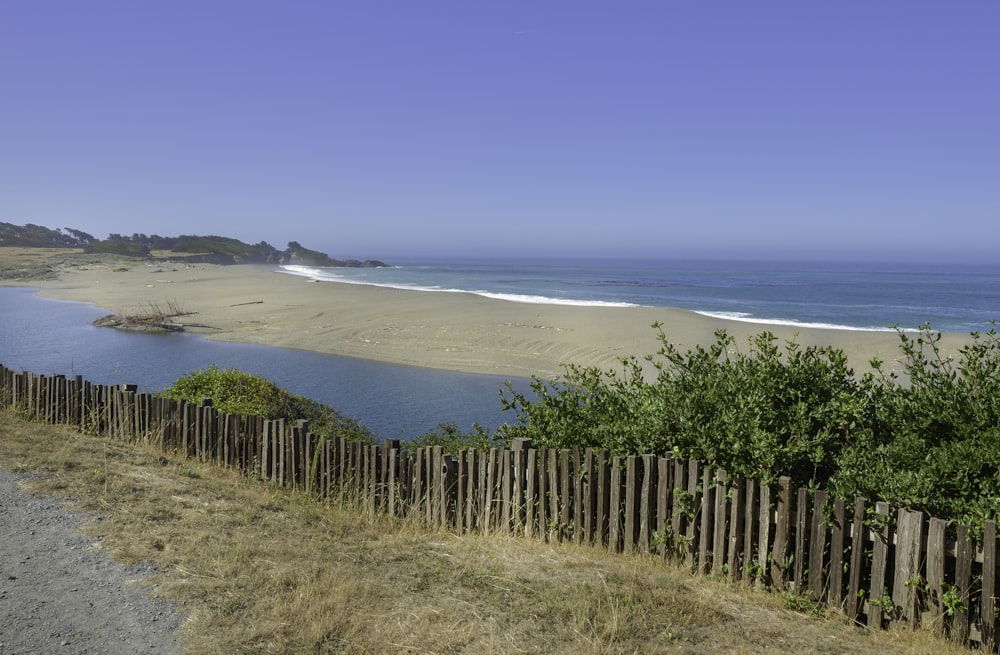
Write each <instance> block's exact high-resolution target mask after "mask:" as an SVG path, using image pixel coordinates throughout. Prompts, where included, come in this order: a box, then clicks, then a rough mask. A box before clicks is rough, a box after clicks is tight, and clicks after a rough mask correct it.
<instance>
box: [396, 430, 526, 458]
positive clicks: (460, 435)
mask: <svg viewBox="0 0 1000 655" xmlns="http://www.w3.org/2000/svg"><path fill="white" fill-rule="evenodd" d="M406 445H407V447H409V448H427V447H429V446H442V447H443V448H444V451H445V452H446V453H448V454H449V455H457V454H458V453H460V452H461V451H463V450H468V449H469V448H476V449H478V450H488V449H490V448H499V447H501V446H505V445H507V443H506V442H505V441H503V440H502V439H501V438H500V437H499V435H498V434H490V433H489V432H487V431H486V430H485V429H484V428H483V427H482V426H481V425H479V424H477V423H473V424H472V431H471V432H462V431H461V430H459V429H458V426H457V425H456V424H455V423H454V422H447V423H445V422H442V423H438V426H437V428H436V429H434V430H431V431H430V432H425V433H423V434H421V435H419V436H417V437H415V438H413V439H410V440H408V441H407V443H406Z"/></svg>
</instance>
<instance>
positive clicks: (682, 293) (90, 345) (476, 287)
mask: <svg viewBox="0 0 1000 655" xmlns="http://www.w3.org/2000/svg"><path fill="white" fill-rule="evenodd" d="M393 264H394V265H393V266H392V267H388V268H381V269H347V268H309V267H293V266H289V267H284V268H283V269H282V272H276V273H275V275H281V274H294V275H305V276H309V277H312V278H315V279H318V280H329V281H338V282H347V283H353V284H374V285H380V286H388V287H399V288H405V289H413V290H416V291H422V292H426V293H432V292H437V293H456V292H466V293H477V294H481V295H485V296H490V297H495V298H501V299H505V300H508V301H511V302H529V303H562V304H576V305H624V306H627V305H645V306H656V307H681V308H686V309H690V310H692V311H696V312H701V313H704V314H708V315H712V316H724V317H727V318H734V319H738V320H746V321H753V322H757V323H760V324H762V325H767V324H787V325H801V326H824V327H837V328H841V329H851V330H858V329H890V327H889V326H892V325H898V326H899V327H901V328H904V329H913V328H917V327H919V326H920V325H922V324H923V323H925V322H929V323H930V324H931V325H932V326H933V327H934V328H935V329H937V330H941V331H946V332H971V331H974V330H980V331H984V330H988V329H990V327H991V324H990V321H991V320H993V319H996V318H1000V265H961V264H960V265H941V264H934V265H923V264H898V263H894V264H881V265H872V264H862V263H829V262H721V261H637V260H629V261H610V260H605V261H594V260H590V261H579V260H577V261H572V260H520V261H518V260H505V261H483V260H457V259H455V260H448V261H441V260H438V261H430V260H419V259H412V260H406V261H398V262H393ZM105 313H106V312H105V311H104V310H102V309H100V308H98V307H94V306H92V305H89V304H86V303H71V302H61V301H54V300H47V299H43V298H38V297H36V296H35V295H34V292H33V291H32V290H30V289H16V288H0V363H2V364H3V365H5V366H8V367H11V368H15V369H20V370H29V371H32V372H36V373H45V374H57V373H63V374H67V375H77V374H78V375H82V376H84V377H85V378H87V379H89V380H91V381H92V382H95V383H99V384H119V383H133V384H138V385H139V386H140V388H142V389H144V390H156V389H160V388H163V387H165V386H167V385H169V384H170V383H171V382H173V381H174V380H176V379H177V378H178V377H180V376H181V375H183V374H185V373H189V372H191V371H194V370H197V369H200V368H203V367H205V366H207V365H209V364H216V365H218V366H220V367H222V368H226V367H235V368H240V369H243V370H246V371H249V372H251V373H255V374H259V375H263V376H265V377H267V378H268V379H271V380H273V381H274V382H276V383H277V384H279V385H281V386H283V387H285V388H288V389H289V390H291V391H293V392H294V393H299V394H302V395H305V396H307V397H310V398H313V399H315V400H318V401H320V402H324V403H327V404H330V405H332V406H334V407H337V408H338V409H340V410H341V411H343V412H345V413H346V414H347V415H349V416H352V417H354V418H358V419H360V420H362V421H363V422H364V423H365V424H366V425H368V426H369V427H370V428H372V429H373V430H375V431H376V432H377V433H378V434H379V435H381V436H383V437H387V438H408V437H413V436H416V435H419V434H422V433H423V432H426V431H428V430H432V429H434V428H435V427H436V426H437V424H438V423H439V422H442V421H445V422H455V423H456V424H457V425H458V426H459V427H460V428H462V429H469V428H470V427H471V425H472V423H473V422H477V423H479V424H481V425H483V426H484V427H486V428H487V429H494V428H496V427H498V426H499V425H500V424H502V423H503V422H505V421H514V420H515V417H513V416H510V415H508V414H504V413H502V412H501V404H500V401H499V390H500V388H501V387H502V385H503V382H504V379H503V378H500V377H496V376H486V375H467V374H461V373H450V372H444V371H434V370H429V369H420V368H413V367H405V366H393V365H389V364H383V363H378V362H371V361H365V360H358V359H351V358H346V357H334V356H330V355H321V354H317V353H309V352H302V351H293V350H283V349H278V348H269V347H265V346H257V345H249V344H233V343H221V342H214V341H209V340H206V339H203V338H201V337H199V336H196V335H190V334H170V335H144V334H132V333H123V332H119V331H117V330H109V329H103V328H95V327H93V326H91V322H92V321H93V320H94V319H95V318H98V317H99V316H102V315H103V314H105ZM512 383H513V384H514V386H515V388H516V389H518V390H520V391H527V389H528V382H527V381H526V380H512Z"/></svg>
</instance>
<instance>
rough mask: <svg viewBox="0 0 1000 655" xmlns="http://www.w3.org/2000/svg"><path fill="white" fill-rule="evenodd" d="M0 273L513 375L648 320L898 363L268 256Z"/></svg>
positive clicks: (601, 362) (604, 345)
mask: <svg viewBox="0 0 1000 655" xmlns="http://www.w3.org/2000/svg"><path fill="white" fill-rule="evenodd" d="M0 284H8V285H10V284H17V285H20V286H31V287H38V288H39V289H40V291H39V293H40V294H41V295H43V296H46V297H50V298H56V299H62V300H73V301H84V302H90V303H94V304H95V305H97V306H99V307H102V308H105V309H107V310H109V311H111V312H115V313H120V314H128V313H141V312H143V311H144V310H147V309H149V308H150V307H161V308H164V307H167V306H168V305H172V306H175V307H179V308H181V309H183V310H184V311H185V312H192V314H191V315H190V316H186V317H184V318H183V319H182V320H184V321H187V322H189V323H194V324H197V325H198V326H200V327H190V328H188V330H189V331H192V332H199V333H202V334H204V335H205V337H206V338H208V339H215V340H220V341H234V342H242V343H254V344H262V345H267V346H275V347H280V348H294V349H300V350H309V351H315V352H321V353H327V354H333V355H342V356H348V357H358V358H363V359H369V360H377V361H382V362H388V363H392V364H401V365H408V366H419V367H425V368H435V369H443V370H451V371H461V372H467V373H484V374H491V375H500V376H506V377H517V378H528V377H532V376H536V377H539V378H542V379H554V378H558V377H559V376H560V375H562V374H563V373H564V371H565V365H566V364H575V365H579V366H596V367H599V368H601V369H604V370H608V369H620V360H621V358H622V357H626V356H635V357H637V358H640V359H641V358H643V357H644V356H645V355H650V354H654V353H656V352H657V350H658V349H659V347H660V343H659V341H658V339H657V331H656V330H655V329H654V328H653V327H652V326H653V324H654V323H660V324H662V326H663V330H664V332H665V333H666V336H667V338H668V339H669V340H670V341H671V342H672V343H674V344H676V345H677V346H678V347H679V348H680V349H681V350H682V351H685V350H687V349H689V348H693V347H695V346H698V345H702V346H707V345H709V344H711V343H713V342H714V341H715V332H716V331H717V330H720V329H724V330H726V331H727V332H728V333H729V334H730V335H732V336H734V337H735V342H734V344H733V348H734V349H739V350H740V351H742V352H748V351H749V349H750V338H751V337H752V336H753V335H756V334H759V333H760V332H762V331H765V330H766V331H769V332H771V333H773V334H774V335H775V336H776V337H778V339H780V340H781V341H785V340H794V341H796V342H797V343H798V344H800V345H802V346H833V347H836V348H839V349H841V350H843V351H844V352H845V354H846V355H847V357H848V362H849V364H850V365H851V367H852V368H853V369H854V371H855V374H856V375H858V376H860V375H861V374H863V373H866V372H868V371H870V370H871V368H870V366H869V362H870V360H871V359H872V358H873V357H878V358H880V359H882V360H883V361H886V362H888V363H889V365H890V367H891V368H894V369H896V370H898V369H899V364H898V362H897V360H898V359H899V357H900V355H901V352H900V349H899V336H898V335H897V334H896V333H895V332H893V331H860V330H837V329H818V328H804V327H791V326H780V325H761V324H754V323H747V322H743V321H733V320H727V319H721V318H713V317H709V316H705V315H702V314H698V313H695V312H691V311H687V310H683V309H676V308H669V307H593V306H567V305H549V304H534V303H519V302H513V301H508V300H498V299H491V298H485V297H482V296H479V295H475V294H471V293H453V292H427V291H409V290H400V289H389V288H382V287H375V286H370V285H358V284H347V283H339V282H326V281H321V282H320V281H314V280H311V279H309V278H306V277H302V276H296V275H291V274H288V273H284V272H282V271H281V269H280V268H279V267H275V266H258V265H229V266H221V265H213V264H200V263H199V264H190V263H180V262H177V263H171V262H163V261H157V262H144V261H136V262H129V263H127V264H125V265H123V264H122V263H121V262H102V261H90V262H73V263H65V264H62V265H61V266H60V267H59V274H58V279H55V280H29V281H24V282H11V281H3V282H0ZM967 339H968V336H967V335H949V334H946V335H944V338H943V339H942V345H943V347H944V349H945V352H948V353H951V352H954V351H955V350H957V348H958V347H960V346H961V345H962V344H963V343H965V342H966V341H967ZM647 375H652V368H651V367H648V366H647Z"/></svg>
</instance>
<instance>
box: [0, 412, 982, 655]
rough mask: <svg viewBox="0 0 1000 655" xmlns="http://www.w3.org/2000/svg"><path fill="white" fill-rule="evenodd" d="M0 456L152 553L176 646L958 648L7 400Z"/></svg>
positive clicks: (110, 543)
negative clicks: (249, 468)
mask: <svg viewBox="0 0 1000 655" xmlns="http://www.w3.org/2000/svg"><path fill="white" fill-rule="evenodd" d="M0 466H3V467H6V468H12V469H14V468H19V469H22V470H24V469H30V470H34V471H36V472H37V473H38V475H37V478H36V479H35V480H34V481H33V482H32V483H31V488H32V490H34V491H37V492H39V493H45V494H52V495H59V496H64V497H67V498H73V499H74V500H73V501H71V502H73V503H74V504H76V505H77V506H79V507H82V508H83V509H85V510H87V511H88V512H89V513H91V514H92V515H93V516H94V520H93V521H91V522H90V523H89V524H88V525H87V527H86V531H87V532H88V533H89V534H90V535H92V536H94V537H100V538H101V541H100V542H99V543H100V545H101V547H102V548H104V549H105V550H106V551H107V552H109V553H110V554H111V555H112V556H113V557H114V558H116V559H117V560H119V561H122V562H129V563H131V562H138V561H149V562H152V563H153V564H154V565H155V566H156V567H157V569H158V570H159V571H161V572H162V573H161V574H160V575H158V576H157V577H156V579H155V583H156V585H157V586H156V592H155V593H156V595H157V596H158V597H162V598H166V599H169V600H171V601H173V602H175V603H177V604H178V606H179V607H180V611H181V612H183V613H184V614H185V615H186V616H187V620H186V621H185V622H184V624H183V627H182V630H183V635H182V636H183V638H184V640H185V643H186V646H187V651H188V652H190V653H213V654H214V653H477V654H479V653H573V654H576V653H796V654H798V653H845V654H846V653H871V654H873V655H874V654H885V653H904V654H911V655H919V654H924V653H927V654H933V655H948V654H950V653H964V652H966V651H964V650H962V649H961V648H959V647H957V646H954V645H951V644H948V643H945V642H941V641H938V640H937V639H935V638H933V637H932V636H930V635H929V634H928V633H926V632H920V633H916V634H914V633H910V632H907V631H894V632H889V633H881V632H877V633H872V632H869V631H866V630H863V629H860V628H854V627H850V626H849V625H847V623H846V622H845V621H844V620H843V618H842V617H840V616H839V615H838V614H837V613H835V612H829V611H828V612H821V611H815V612H813V611H807V612H802V611H799V612H796V611H792V610H791V609H789V608H790V607H797V608H799V609H800V610H802V609H803V607H804V608H805V609H806V610H810V609H811V608H809V607H808V605H805V606H803V604H801V603H789V602H786V600H783V598H782V597H781V596H780V595H777V594H768V593H765V592H760V591H754V590H751V589H746V588H743V587H740V586H736V585H730V584H726V583H725V582H724V581H720V580H713V579H708V578H701V577H693V576H690V575H689V574H687V573H686V572H684V571H682V570H679V569H678V568H675V567H673V566H670V565H667V564H664V563H662V562H659V561H657V560H655V559H652V558H643V557H622V556H612V555H608V554H605V553H603V552H601V551H598V550H595V549H592V548H588V547H577V546H569V545H550V544H543V543H538V542H535V541H529V540H524V539H513V538H506V537H489V538H485V537H461V538H459V537H456V536H454V535H451V534H449V533H447V532H427V531H425V530H423V529H421V528H419V527H418V526H417V525H415V524H412V523H409V522H407V521H401V520H390V519H370V518H366V517H365V516H364V515H363V514H361V513H359V512H355V511H351V510H349V509H343V508H338V507H335V506H333V505H330V504H320V503H316V502H313V501H311V500H310V499H309V498H307V497H306V496H304V495H302V494H300V493H293V492H288V491H285V490H281V489H277V488H274V487H272V486H269V485H267V484H265V483H263V482H259V481H256V480H249V479H246V478H243V477H240V476H239V475H237V474H236V473H233V472H230V471H225V470H220V469H216V468H214V467H211V466H208V465H202V464H199V463H195V462H191V461H185V460H179V459H174V458H171V457H166V456H163V455H162V454H159V453H155V452H152V451H150V450H146V449H143V448H140V447H132V446H128V447H126V446H123V445H121V444H116V443H110V442H107V441H104V440H101V439H98V438H95V437H89V436H81V435H79V434H77V433H75V432H71V431H68V430H64V429H59V428H53V427H49V426H43V425H38V424H32V423H26V422H24V421H22V420H20V419H19V418H17V417H15V416H13V415H11V414H10V413H7V414H0ZM68 502H70V501H68Z"/></svg>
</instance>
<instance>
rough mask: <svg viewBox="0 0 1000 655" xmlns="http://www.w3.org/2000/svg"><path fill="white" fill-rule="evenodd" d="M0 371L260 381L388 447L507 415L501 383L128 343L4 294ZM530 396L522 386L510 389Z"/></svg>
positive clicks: (490, 423)
mask: <svg viewBox="0 0 1000 655" xmlns="http://www.w3.org/2000/svg"><path fill="white" fill-rule="evenodd" d="M0 308H2V311H0V364H3V365H4V366H6V367H8V368H12V369H16V370H24V371H31V372H33V373H43V374H47V375H55V374H60V373H61V374H66V375H82V376H83V377H84V378H85V379H87V380H90V381H91V382H94V383H98V384H122V383H131V384H138V385H139V387H140V389H141V390H143V391H155V390H157V389H162V388H164V387H166V386H168V385H170V384H171V383H172V382H173V381H174V380H176V379H177V378H179V377H181V375H183V374H185V373H190V372H191V371H195V370H197V369H200V368H204V367H205V366H208V365H209V364H216V365H217V366H219V367H220V368H229V367H233V368H239V369H241V370H244V371H247V372H249V373H254V374H257V375H263V376H265V377H266V378H268V379H269V380H272V381H274V382H275V383H276V384H278V385H279V386H281V387H284V388H286V389H288V390H289V391H292V392H293V393H297V394H300V395H303V396H306V397H308V398H312V399H314V400H318V401H320V402H322V403H326V404H328V405H331V406H333V407H336V408H337V409H339V410H340V411H342V412H344V413H345V414H347V415H348V416H350V417H352V418H356V419H360V420H361V421H362V422H363V423H364V424H365V425H367V426H368V427H369V428H371V429H372V430H374V431H375V432H376V433H378V434H379V435H380V436H382V437H386V438H407V437H413V436H416V435H419V434H422V433H424V432H427V431H429V430H432V429H434V428H435V427H436V426H437V425H438V423H439V422H441V421H454V422H455V423H456V424H457V425H458V427H459V428H461V429H463V430H468V429H470V428H471V426H472V423H473V422H478V423H479V424H480V425H482V426H483V427H486V428H488V429H495V428H496V427H498V426H499V425H501V424H502V423H503V422H504V421H508V420H509V421H514V419H515V417H514V416H513V415H509V414H505V413H503V412H502V411H501V409H500V396H499V390H500V388H501V386H502V384H503V381H504V380H505V378H501V377H495V376H489V375H468V374H463V373H450V372H444V371H434V370H429V369H422V368H415V367H407V366H393V365H390V364H382V363H379V362H371V361H367V360H361V359H352V358H349V357H335V356H331V355H321V354H316V353H311V352H305V351H299V350H285V349H281V348H269V347H266V346H257V345H250V344H233V343H221V342H214V341H208V340H206V339H203V338H201V337H199V336H197V335H192V334H165V335H150V334H134V333H128V332H121V331H118V330H113V329H108V328H96V327H93V326H92V325H91V322H92V321H93V320H94V319H96V318H99V317H101V316H104V315H105V314H107V313H108V312H107V311H105V310H103V309H101V308H98V307H95V306H93V305H89V304H86V303H76V302H65V301H59V300H50V299H46V298H39V297H37V296H35V295H34V291H33V290H30V289H13V288H2V287H0ZM512 382H513V383H514V384H515V388H517V389H519V390H522V391H526V390H527V387H528V383H527V381H525V380H518V379H515V380H512Z"/></svg>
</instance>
